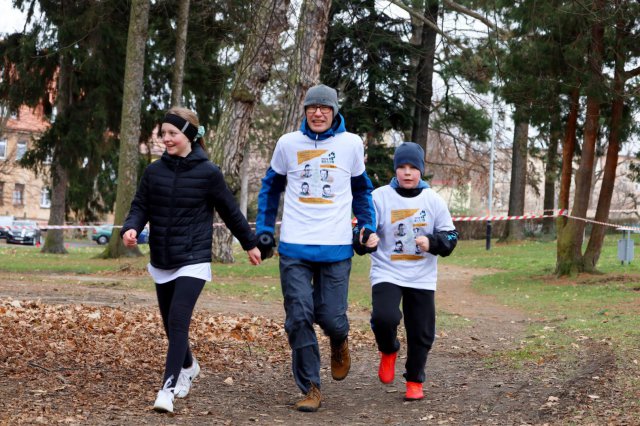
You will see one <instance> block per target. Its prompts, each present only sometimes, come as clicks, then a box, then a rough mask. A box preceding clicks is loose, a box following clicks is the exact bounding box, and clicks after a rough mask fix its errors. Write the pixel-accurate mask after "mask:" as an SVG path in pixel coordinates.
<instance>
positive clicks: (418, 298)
mask: <svg viewBox="0 0 640 426" xmlns="http://www.w3.org/2000/svg"><path fill="white" fill-rule="evenodd" d="M393 165H394V168H395V170H396V176H395V177H394V178H393V179H392V180H391V183H390V184H389V185H386V186H383V187H380V188H378V189H376V190H375V191H373V203H374V207H375V211H376V218H377V221H378V223H377V231H376V233H377V236H378V237H379V242H378V246H377V250H376V251H375V252H374V253H372V254H371V274H370V278H371V285H372V305H373V309H372V313H371V328H372V329H373V332H374V334H375V337H376V343H377V345H378V350H379V351H380V365H379V369H378V377H379V378H380V381H381V382H382V383H391V382H393V380H394V377H395V363H396V358H397V356H398V351H399V350H400V342H399V340H398V337H397V331H398V325H399V324H400V319H401V318H402V314H403V313H404V326H405V329H406V332H407V362H406V364H405V373H404V377H405V379H406V380H407V391H406V394H405V400H407V401H414V400H419V399H423V398H424V392H423V389H422V383H423V382H424V381H425V373H424V370H425V366H426V363H427V355H428V353H429V351H430V350H431V346H432V344H433V341H434V337H435V319H436V311H435V302H434V296H435V290H436V278H437V257H436V256H438V255H440V256H448V255H450V254H451V252H452V251H453V249H454V248H455V246H456V243H457V242H458V232H457V231H456V230H455V228H454V226H453V222H452V221H451V214H450V213H449V209H448V208H447V205H446V204H445V202H444V200H443V199H442V198H441V197H440V196H439V195H438V194H437V193H436V192H435V191H433V190H432V189H431V188H429V185H428V184H427V183H426V182H424V181H423V180H422V176H423V175H424V151H423V149H422V147H420V145H418V144H416V143H413V142H404V143H402V144H401V145H400V146H398V148H397V149H396V151H395V155H394V158H393ZM356 232H358V231H357V230H356ZM353 241H354V248H355V249H356V252H357V253H358V254H364V253H365V252H367V250H366V249H365V248H364V247H359V244H358V239H357V238H354V239H353ZM401 301H402V312H400V302H401Z"/></svg>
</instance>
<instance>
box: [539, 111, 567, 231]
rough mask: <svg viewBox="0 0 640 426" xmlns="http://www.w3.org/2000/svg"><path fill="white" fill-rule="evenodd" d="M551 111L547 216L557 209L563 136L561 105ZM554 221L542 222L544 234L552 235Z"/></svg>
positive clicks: (550, 219)
mask: <svg viewBox="0 0 640 426" xmlns="http://www.w3.org/2000/svg"><path fill="white" fill-rule="evenodd" d="M551 108H552V111H551V120H550V121H551V122H550V126H549V129H550V130H549V144H548V146H547V155H546V159H547V164H546V166H545V170H544V201H543V208H544V213H545V214H552V213H553V210H554V209H555V200H556V181H557V175H558V144H559V141H560V137H561V134H562V124H561V117H560V105H558V103H557V102H556V103H554V105H552V107H551ZM554 223H555V221H554V219H553V218H552V217H545V218H544V219H543V220H542V234H543V235H552V234H553V228H554Z"/></svg>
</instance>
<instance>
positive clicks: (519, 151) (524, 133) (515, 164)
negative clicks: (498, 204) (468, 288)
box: [501, 105, 529, 242]
mask: <svg viewBox="0 0 640 426" xmlns="http://www.w3.org/2000/svg"><path fill="white" fill-rule="evenodd" d="M526 110H528V108H526V107H523V106H521V105H517V106H516V112H515V114H514V119H515V129H514V132H513V149H512V152H511V183H510V187H509V216H521V215H523V214H524V201H525V192H526V187H527V157H528V155H527V154H528V145H529V115H528V112H526ZM522 239H524V222H522V221H520V220H509V221H507V223H506V226H505V233H504V235H503V237H502V238H501V241H502V242H511V241H520V240H522Z"/></svg>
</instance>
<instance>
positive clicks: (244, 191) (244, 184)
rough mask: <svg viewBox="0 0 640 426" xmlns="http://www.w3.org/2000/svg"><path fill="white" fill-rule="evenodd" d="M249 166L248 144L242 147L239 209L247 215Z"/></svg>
mask: <svg viewBox="0 0 640 426" xmlns="http://www.w3.org/2000/svg"><path fill="white" fill-rule="evenodd" d="M250 171H251V167H250V166H249V144H248V143H247V145H246V146H245V147H244V158H243V160H242V171H241V173H240V211H241V212H242V214H243V215H244V217H248V216H247V211H248V209H249V173H250Z"/></svg>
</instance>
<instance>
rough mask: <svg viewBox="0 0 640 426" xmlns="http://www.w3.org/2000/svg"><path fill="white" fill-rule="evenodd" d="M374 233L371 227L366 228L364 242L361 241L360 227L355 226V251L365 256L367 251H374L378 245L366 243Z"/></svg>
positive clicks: (363, 235)
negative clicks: (368, 245) (373, 245)
mask: <svg viewBox="0 0 640 426" xmlns="http://www.w3.org/2000/svg"><path fill="white" fill-rule="evenodd" d="M371 234H373V231H372V230H371V229H367V228H364V232H363V233H362V243H361V242H360V228H358V227H357V226H356V227H355V228H353V243H352V245H353V251H355V252H356V253H357V254H358V255H359V256H364V255H365V254H367V253H373V252H374V251H376V250H377V249H378V247H373V248H371V247H367V246H365V245H364V243H366V242H367V241H368V240H369V236H370V235H371Z"/></svg>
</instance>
